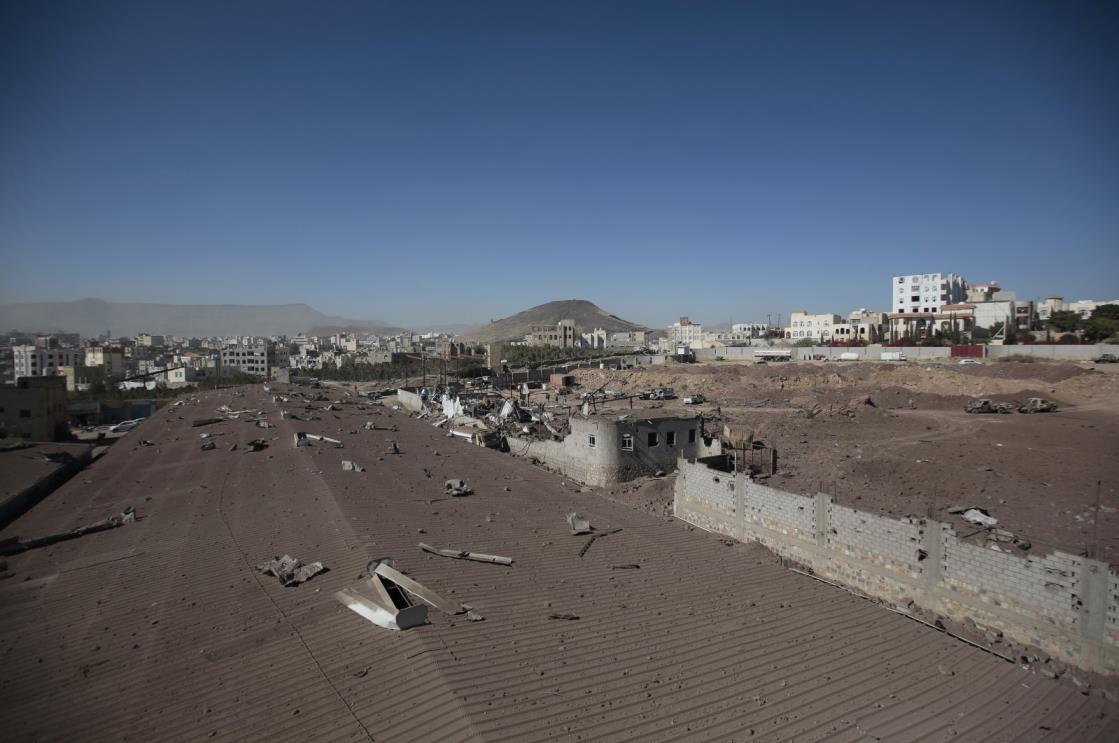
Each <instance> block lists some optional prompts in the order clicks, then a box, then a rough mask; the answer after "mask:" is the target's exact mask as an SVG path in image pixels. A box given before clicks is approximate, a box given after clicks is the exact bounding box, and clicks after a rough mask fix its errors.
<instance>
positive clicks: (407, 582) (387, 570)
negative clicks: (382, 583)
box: [369, 560, 468, 614]
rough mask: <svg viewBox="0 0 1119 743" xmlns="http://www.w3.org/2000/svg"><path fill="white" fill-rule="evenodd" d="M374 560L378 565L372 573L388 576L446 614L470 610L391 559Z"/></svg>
mask: <svg viewBox="0 0 1119 743" xmlns="http://www.w3.org/2000/svg"><path fill="white" fill-rule="evenodd" d="M374 562H376V565H375V566H374V567H373V570H372V571H370V572H371V574H372V575H379V576H381V577H382V578H388V579H389V580H391V581H392V582H393V583H396V584H397V585H399V586H400V587H401V588H403V589H404V590H405V591H407V592H408V593H410V594H412V595H413V596H415V597H416V598H418V599H420V600H421V601H424V602H426V603H428V604H431V605H432V606H434V607H435V608H436V609H438V610H439V611H441V612H443V613H444V614H463V613H465V612H466V611H467V610H468V607H466V606H464V605H463V604H461V603H457V604H456V603H454V602H452V601H448V600H447V599H445V598H443V597H442V596H440V595H439V594H438V593H436V592H435V591H432V590H431V589H430V588H428V587H427V586H425V585H423V584H421V583H420V582H418V581H415V580H412V579H411V578H409V577H408V576H407V575H404V573H401V572H400V571H399V570H397V569H396V568H395V567H393V566H392V565H391V564H389V563H390V562H391V561H390V560H381V561H374ZM374 562H370V563H369V564H370V565H373V564H374Z"/></svg>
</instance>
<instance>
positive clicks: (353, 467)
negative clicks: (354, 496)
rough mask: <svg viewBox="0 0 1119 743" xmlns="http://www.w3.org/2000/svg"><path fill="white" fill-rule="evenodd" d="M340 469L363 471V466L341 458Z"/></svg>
mask: <svg viewBox="0 0 1119 743" xmlns="http://www.w3.org/2000/svg"><path fill="white" fill-rule="evenodd" d="M342 470H343V471H345V472H365V468H364V467H362V466H361V465H359V464H356V463H354V462H351V461H350V460H348V459H343V460H342Z"/></svg>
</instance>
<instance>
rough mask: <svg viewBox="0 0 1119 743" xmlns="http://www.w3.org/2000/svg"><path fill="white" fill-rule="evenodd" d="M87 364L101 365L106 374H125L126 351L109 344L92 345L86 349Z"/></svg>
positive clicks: (117, 375)
mask: <svg viewBox="0 0 1119 743" xmlns="http://www.w3.org/2000/svg"><path fill="white" fill-rule="evenodd" d="M85 365H86V366H99V367H101V368H102V369H103V370H104V372H105V374H106V376H109V377H123V376H124V370H125V366H124V351H123V350H122V349H120V348H112V347H109V346H90V347H89V348H87V349H86V350H85Z"/></svg>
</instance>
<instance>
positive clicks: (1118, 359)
mask: <svg viewBox="0 0 1119 743" xmlns="http://www.w3.org/2000/svg"><path fill="white" fill-rule="evenodd" d="M1092 361H1094V362H1096V363H1097V364H1119V356H1116V355H1115V354H1113V353H1105V354H1103V355H1101V356H1097V357H1096V358H1094V359H1092Z"/></svg>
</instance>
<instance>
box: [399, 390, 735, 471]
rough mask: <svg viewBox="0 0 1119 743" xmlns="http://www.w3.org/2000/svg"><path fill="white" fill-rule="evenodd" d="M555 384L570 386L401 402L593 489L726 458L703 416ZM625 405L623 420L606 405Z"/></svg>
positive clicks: (428, 395) (427, 395)
mask: <svg viewBox="0 0 1119 743" xmlns="http://www.w3.org/2000/svg"><path fill="white" fill-rule="evenodd" d="M556 376H560V375H556ZM555 381H556V383H557V385H564V386H557V387H556V388H555V389H551V390H549V389H548V387H547V386H545V385H537V384H535V383H525V384H524V385H522V387H521V388H520V390H519V392H518V393H517V395H516V396H510V397H506V396H504V395H502V394H501V393H500V392H498V391H497V390H496V389H493V388H475V389H471V390H467V391H462V392H461V393H460V394H458V395H456V396H454V397H451V395H450V394H448V393H446V392H444V393H442V394H441V395H439V396H438V399H437V396H436V393H435V392H434V391H430V390H417V389H404V388H401V389H399V390H398V391H397V394H396V404H397V405H398V406H399V407H400V408H402V409H404V410H406V411H409V412H411V413H413V414H416V415H417V416H418V417H420V418H431V419H432V423H433V425H435V426H439V427H445V428H446V430H447V431H448V434H449V435H455V436H459V437H461V438H464V439H468V440H471V441H473V442H474V443H477V444H479V445H480V446H486V447H488V448H497V449H501V450H502V451H508V452H509V453H511V454H513V455H514V456H518V457H525V458H530V459H535V460H537V461H538V462H540V463H541V464H543V465H545V466H547V467H550V468H553V469H556V470H558V471H559V472H561V473H562V474H564V475H566V476H567V477H570V478H572V479H574V480H578V481H579V482H583V483H586V484H588V485H609V484H611V483H616V482H623V481H627V480H633V479H636V478H638V477H644V476H650V475H655V474H657V473H658V472H668V471H671V470H673V469H675V467H676V463H677V460H678V459H680V458H681V457H684V458H685V459H704V458H708V457H712V456H716V455H719V454H721V453H722V445H721V443H720V441H719V438H718V437H717V436H714V435H712V434H710V433H708V432H707V431H705V429H704V419H703V416H702V415H698V414H695V415H688V414H672V413H665V412H663V411H661V410H660V409H659V408H658V407H648V408H640V407H639V408H636V409H635V408H633V400H634V398H638V397H639V396H636V395H635V396H622V395H621V394H620V393H609V394H608V393H606V392H604V391H602V390H596V391H595V392H590V393H587V394H585V395H583V396H582V397H579V398H574V399H573V398H571V397H570V390H569V387H567V386H566V384H565V383H568V382H573V380H572V378H571V377H570V376H566V377H561V378H560V379H557V380H555ZM533 395H536V396H537V398H538V399H536V400H533ZM541 397H542V398H543V399H539V398H541ZM619 401H629V404H630V409H629V410H628V411H627V412H625V413H624V414H621V415H619V414H618V413H617V411H616V410H615V411H610V410H609V409H608V407H607V406H606V403H607V402H619ZM651 404H652V405H654V406H658V405H659V404H660V403H658V402H656V401H653V402H652V403H651Z"/></svg>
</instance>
